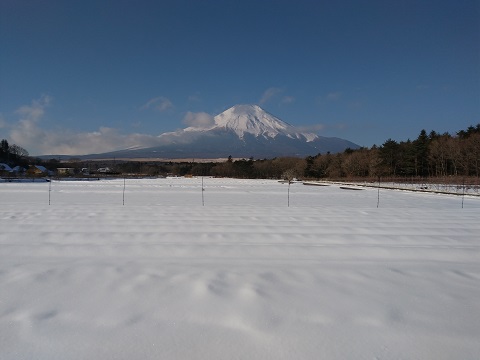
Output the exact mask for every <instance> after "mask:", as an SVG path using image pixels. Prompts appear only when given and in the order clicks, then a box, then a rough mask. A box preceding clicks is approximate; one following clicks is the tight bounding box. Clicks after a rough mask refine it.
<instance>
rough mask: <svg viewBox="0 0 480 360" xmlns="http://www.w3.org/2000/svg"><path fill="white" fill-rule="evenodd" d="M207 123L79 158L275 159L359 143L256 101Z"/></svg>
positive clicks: (335, 150) (301, 155) (336, 148)
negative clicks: (311, 128) (151, 142)
mask: <svg viewBox="0 0 480 360" xmlns="http://www.w3.org/2000/svg"><path fill="white" fill-rule="evenodd" d="M212 120H213V121H212V123H211V124H208V125H207V126H203V127H194V126H190V127H187V128H185V129H180V130H177V131H174V132H166V133H163V134H160V135H159V136H158V137H157V138H158V142H159V144H158V145H156V146H153V147H141V146H138V147H130V148H129V149H124V150H118V151H113V152H107V153H102V154H91V155H84V156H81V157H80V158H84V159H85V158H90V159H95V158H97V159H98V158H108V157H111V158H113V157H116V158H126V159H128V158H130V159H133V158H164V159H178V158H197V159H198V158H203V159H208V158H212V159H216V158H226V157H228V156H232V157H235V158H250V157H254V158H262V159H263V158H272V157H279V156H295V157H304V156H309V155H316V154H318V153H326V152H331V153H336V152H341V151H344V150H345V149H346V148H352V149H357V148H359V146H358V145H357V144H354V143H353V142H350V141H348V140H345V139H340V138H334V137H322V136H319V135H316V134H314V133H308V132H302V131H300V130H299V129H297V128H296V127H295V126H293V125H290V124H289V123H287V122H285V121H283V120H281V119H279V118H278V117H276V116H274V115H272V114H270V113H268V112H267V111H265V110H263V109H262V108H261V107H260V106H258V105H235V106H232V107H230V108H229V109H227V110H225V111H223V112H222V113H220V114H218V115H216V116H215V117H213V119H212Z"/></svg>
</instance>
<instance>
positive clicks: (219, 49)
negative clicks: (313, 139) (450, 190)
mask: <svg viewBox="0 0 480 360" xmlns="http://www.w3.org/2000/svg"><path fill="white" fill-rule="evenodd" d="M0 52H1V53H0V138H6V139H8V140H9V141H10V142H12V143H15V144H17V145H20V146H22V147H24V148H26V149H27V150H28V151H29V152H30V153H31V154H33V155H40V154H59V153H62V154H84V153H92V152H103V151H109V150H115V149H120V148H125V147H128V146H133V145H135V144H136V143H138V142H140V141H141V142H143V143H145V144H147V145H148V144H154V143H155V137H156V136H157V135H159V134H161V133H163V132H167V131H174V130H176V129H179V128H183V127H186V126H188V125H190V124H195V123H196V122H197V123H198V124H200V123H204V122H205V118H208V117H210V116H214V115H216V114H218V113H220V112H222V111H223V110H225V109H227V108H229V107H231V106H233V105H235V104H258V105H260V106H261V107H263V108H264V109H265V110H266V111H268V112H270V113H272V114H273V115H275V116H277V117H279V118H280V119H282V120H284V121H286V122H288V123H290V124H292V125H294V126H298V127H301V128H302V129H304V130H308V131H313V132H316V133H317V134H319V135H322V136H337V137H341V138H345V139H348V140H350V141H353V142H355V143H357V144H359V145H362V146H368V147H370V146H372V145H373V144H377V145H381V144H382V143H383V142H384V141H385V140H387V139H388V138H392V139H394V140H398V141H400V140H407V139H408V138H410V139H414V138H416V137H417V136H418V134H419V132H420V130H422V129H425V130H427V131H430V130H435V131H437V132H450V133H452V134H454V133H455V132H456V131H458V130H461V129H465V128H466V127H468V126H469V125H475V124H477V123H479V122H480V116H479V115H480V2H479V1H478V0H452V1H445V0H431V1H425V0H405V1H401V0H400V1H398V0H395V1H393V0H392V1H390V0H379V1H358V0H355V1H353V0H352V1H349V0H339V1H316V0H309V1H306V0H295V1H293V0H291V1H283V0H255V1H251V0H241V1H239V0H238V1H230V0H218V1H212V0H201V1H200V0H198V1H193V0H190V1H184V0H169V1H167V0H158V1H122V0H114V1H99V0H95V1H90V0H82V1H73V0H72V1H66V0H58V1H54V0H39V1H27V0H2V1H0Z"/></svg>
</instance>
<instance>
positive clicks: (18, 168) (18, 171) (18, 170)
mask: <svg viewBox="0 0 480 360" xmlns="http://www.w3.org/2000/svg"><path fill="white" fill-rule="evenodd" d="M25 171H27V170H26V169H25V168H24V167H22V166H18V165H17V166H15V167H14V168H12V172H13V173H15V174H17V175H21V174H25Z"/></svg>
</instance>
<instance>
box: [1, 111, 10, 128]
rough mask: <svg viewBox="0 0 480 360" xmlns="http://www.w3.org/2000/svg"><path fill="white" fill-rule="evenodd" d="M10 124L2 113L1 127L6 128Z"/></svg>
mask: <svg viewBox="0 0 480 360" xmlns="http://www.w3.org/2000/svg"><path fill="white" fill-rule="evenodd" d="M7 126H8V124H7V120H5V119H4V117H3V115H2V114H0V129H4V128H6V127H7Z"/></svg>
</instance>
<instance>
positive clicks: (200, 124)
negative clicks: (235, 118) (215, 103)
mask: <svg viewBox="0 0 480 360" xmlns="http://www.w3.org/2000/svg"><path fill="white" fill-rule="evenodd" d="M183 123H184V124H185V125H188V126H190V127H195V128H208V127H210V126H212V125H214V124H215V121H214V120H213V116H211V115H210V114H207V113H204V112H198V113H194V112H190V111H189V112H187V114H186V115H185V117H184V118H183Z"/></svg>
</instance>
